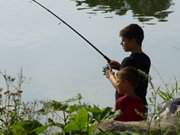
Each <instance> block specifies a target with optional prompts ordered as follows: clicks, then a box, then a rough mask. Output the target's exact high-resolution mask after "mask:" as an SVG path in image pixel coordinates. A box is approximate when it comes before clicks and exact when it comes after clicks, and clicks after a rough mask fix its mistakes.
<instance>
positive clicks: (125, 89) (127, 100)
mask: <svg viewBox="0 0 180 135" xmlns="http://www.w3.org/2000/svg"><path fill="white" fill-rule="evenodd" d="M106 77H107V78H108V79H109V80H110V81H111V83H112V85H113V86H114V88H115V89H116V91H117V92H118V94H119V95H120V96H119V97H118V98H117V99H116V103H115V110H119V111H120V115H119V116H118V117H117V118H116V119H115V120H118V121H141V120H144V103H143V100H142V99H141V98H140V97H138V96H136V94H135V89H136V87H137V86H138V83H139V82H140V73H139V72H138V70H137V69H135V68H133V67H125V68H122V69H121V70H120V71H118V72H116V73H114V72H113V71H112V70H111V68H110V66H109V70H107V71H106ZM141 78H142V77H141Z"/></svg>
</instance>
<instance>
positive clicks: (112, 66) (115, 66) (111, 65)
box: [109, 60, 121, 70]
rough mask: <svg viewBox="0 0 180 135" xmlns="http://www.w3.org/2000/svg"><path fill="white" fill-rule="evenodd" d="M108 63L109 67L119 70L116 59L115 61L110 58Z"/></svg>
mask: <svg viewBox="0 0 180 135" xmlns="http://www.w3.org/2000/svg"><path fill="white" fill-rule="evenodd" d="M109 65H110V67H111V68H112V69H116V70H119V69H120V67H121V64H120V63H119V62H118V61H115V60H111V61H110V63H109Z"/></svg>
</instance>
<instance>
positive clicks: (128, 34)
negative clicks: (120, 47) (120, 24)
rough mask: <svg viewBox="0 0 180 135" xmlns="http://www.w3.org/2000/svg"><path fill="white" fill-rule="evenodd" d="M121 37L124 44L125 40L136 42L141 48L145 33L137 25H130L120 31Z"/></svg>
mask: <svg viewBox="0 0 180 135" xmlns="http://www.w3.org/2000/svg"><path fill="white" fill-rule="evenodd" d="M119 35H120V37H122V44H123V42H125V41H124V40H128V41H130V40H134V41H135V42H136V43H137V45H139V46H140V47H141V45H142V41H143V39H144V31H143V29H142V28H141V27H140V26H139V25H137V24H130V25H128V26H126V27H125V28H123V29H122V30H121V31H120V33H119Z"/></svg>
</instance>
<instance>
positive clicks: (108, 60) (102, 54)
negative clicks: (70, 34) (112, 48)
mask: <svg viewBox="0 0 180 135" xmlns="http://www.w3.org/2000/svg"><path fill="white" fill-rule="evenodd" d="M32 1H33V2H34V3H36V4H37V5H39V6H40V7H42V8H43V9H45V10H46V11H47V12H49V13H50V14H51V15H53V16H54V17H56V18H57V19H58V20H60V21H61V22H62V23H64V24H65V25H66V26H68V27H69V28H70V29H71V30H72V31H74V32H75V33H76V34H78V35H79V36H80V37H81V38H82V39H84V40H85V41H86V42H87V43H88V44H89V45H90V46H91V47H92V48H94V49H95V50H96V51H97V52H98V53H99V54H100V55H101V56H103V57H104V59H106V61H107V62H108V63H110V61H111V59H110V58H108V57H107V56H106V55H105V54H104V53H102V52H101V51H100V50H99V49H98V48H97V47H96V46H94V45H93V44H92V43H91V42H90V41H89V40H88V39H87V38H85V37H84V36H83V35H82V34H81V33H79V32H78V31H77V30H76V29H74V28H73V27H72V26H71V25H69V24H68V23H67V22H66V21H65V20H63V19H62V18H60V17H59V16H57V15H56V14H55V13H54V12H52V11H51V10H50V9H48V8H47V7H45V6H44V5H42V4H41V3H39V2H38V1H36V0H32Z"/></svg>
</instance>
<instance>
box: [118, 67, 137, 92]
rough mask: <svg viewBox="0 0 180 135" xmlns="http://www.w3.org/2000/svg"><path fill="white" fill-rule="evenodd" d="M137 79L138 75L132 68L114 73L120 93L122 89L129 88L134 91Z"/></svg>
mask: <svg viewBox="0 0 180 135" xmlns="http://www.w3.org/2000/svg"><path fill="white" fill-rule="evenodd" d="M139 79H140V74H139V72H138V70H137V69H136V68H134V67H125V68H122V69H121V70H120V71H118V72H117V73H116V80H117V83H118V86H119V89H120V90H121V92H122V90H123V89H128V88H129V87H131V88H132V89H136V88H137V86H138V85H139V81H140V80H139ZM124 91H125V90H123V92H124Z"/></svg>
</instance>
